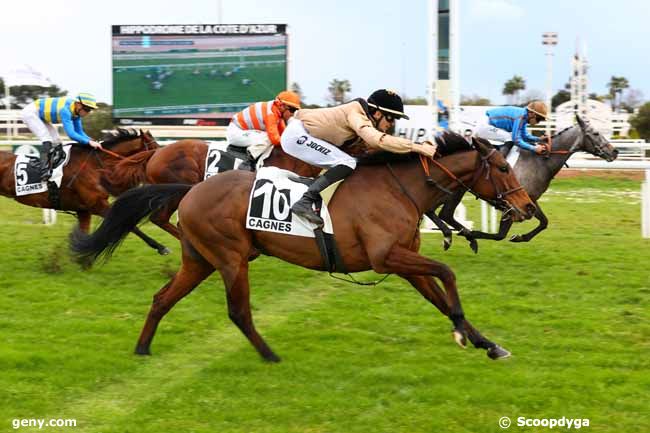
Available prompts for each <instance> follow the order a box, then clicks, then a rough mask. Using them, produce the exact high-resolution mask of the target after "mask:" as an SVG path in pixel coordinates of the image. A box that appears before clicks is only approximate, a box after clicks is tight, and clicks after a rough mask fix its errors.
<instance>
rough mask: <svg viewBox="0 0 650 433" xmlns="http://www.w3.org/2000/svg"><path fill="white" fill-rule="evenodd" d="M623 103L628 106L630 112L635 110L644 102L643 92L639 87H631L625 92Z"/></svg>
mask: <svg viewBox="0 0 650 433" xmlns="http://www.w3.org/2000/svg"><path fill="white" fill-rule="evenodd" d="M621 103H622V104H623V105H624V106H626V107H627V108H628V111H630V109H631V111H630V113H632V112H634V109H635V108H639V107H640V106H641V104H643V92H642V91H640V90H639V89H630V90H628V91H627V92H626V93H625V97H624V98H623V100H622V101H621Z"/></svg>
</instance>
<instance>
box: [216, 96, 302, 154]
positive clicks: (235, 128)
mask: <svg viewBox="0 0 650 433" xmlns="http://www.w3.org/2000/svg"><path fill="white" fill-rule="evenodd" d="M298 109H300V96H298V94H296V93H295V92H292V91H289V90H285V91H282V92H280V93H279V94H278V96H276V98H275V99H274V100H273V101H266V102H256V103H255V104H253V105H250V106H248V107H247V108H246V109H244V110H243V111H241V112H239V113H237V114H236V115H235V116H233V118H232V120H231V122H230V125H228V129H227V130H226V137H227V139H228V144H230V145H232V146H238V147H244V148H246V149H247V151H248V154H249V155H250V156H251V157H252V158H253V159H254V160H257V158H259V157H260V155H262V154H263V153H264V151H266V150H267V149H268V147H269V146H271V145H273V146H279V145H280V135H282V132H283V131H284V128H285V127H286V123H287V121H288V120H289V119H290V118H291V116H293V113H295V112H296V110H298Z"/></svg>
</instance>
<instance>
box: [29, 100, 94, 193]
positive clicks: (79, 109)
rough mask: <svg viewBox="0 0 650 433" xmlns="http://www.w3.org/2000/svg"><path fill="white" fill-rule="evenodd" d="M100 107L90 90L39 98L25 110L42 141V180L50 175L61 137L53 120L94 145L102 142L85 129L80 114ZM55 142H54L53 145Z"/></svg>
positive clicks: (68, 133)
mask: <svg viewBox="0 0 650 433" xmlns="http://www.w3.org/2000/svg"><path fill="white" fill-rule="evenodd" d="M96 108H97V102H96V100H95V97H94V96H93V95H91V94H90V93H80V94H78V95H77V96H76V97H75V98H67V97H57V98H42V99H37V100H36V101H34V102H33V103H31V104H28V105H27V106H26V107H25V108H23V110H22V113H21V115H22V118H23V122H25V124H26V125H27V126H28V127H29V129H30V130H31V131H32V132H33V133H34V135H36V137H38V139H39V140H40V141H41V143H42V145H41V169H42V170H41V171H42V173H43V176H42V178H43V180H44V181H45V180H47V179H49V176H50V175H51V167H50V158H51V156H52V153H54V151H55V147H56V146H58V145H60V144H61V138H60V137H59V133H58V131H57V129H56V127H54V126H53V124H56V123H60V124H62V125H63V129H64V130H65V133H66V134H67V135H68V137H70V139H72V140H74V141H76V142H77V143H80V144H84V145H89V146H90V147H93V148H95V149H97V148H101V144H99V143H98V142H96V141H93V140H91V139H90V137H88V135H86V133H85V132H84V129H83V126H82V124H81V118H82V117H85V116H86V115H88V114H89V113H90V112H91V111H92V110H94V109H96ZM53 145H54V146H53Z"/></svg>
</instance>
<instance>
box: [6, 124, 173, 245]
mask: <svg viewBox="0 0 650 433" xmlns="http://www.w3.org/2000/svg"><path fill="white" fill-rule="evenodd" d="M102 146H103V147H104V148H105V149H106V150H107V151H108V152H99V151H95V150H92V149H91V148H89V147H81V146H73V147H72V149H71V150H70V160H69V162H68V164H67V165H66V166H65V167H64V168H63V180H62V181H61V187H60V188H59V193H58V195H59V204H58V205H57V204H56V203H52V200H51V198H50V194H49V193H48V192H47V191H45V192H41V193H37V194H29V195H23V196H16V182H15V178H14V166H15V164H14V163H15V161H16V155H14V154H13V153H11V152H0V195H4V196H6V197H10V198H13V199H14V200H16V201H17V202H19V203H22V204H24V205H27V206H33V207H41V208H50V209H54V208H56V209H58V210H63V211H72V212H75V213H76V214H77V219H78V221H79V227H80V228H81V230H83V231H85V232H88V231H89V230H90V216H91V215H100V216H103V215H105V214H106V212H107V211H108V209H109V203H108V192H107V191H106V189H104V188H103V187H102V186H101V184H100V179H101V174H100V171H99V170H100V169H102V168H103V167H105V166H107V164H110V163H111V162H112V161H114V160H116V159H119V157H129V156H135V155H137V154H138V152H142V151H147V150H149V149H155V148H157V147H158V144H157V143H156V140H154V138H153V136H152V135H151V134H150V133H149V132H148V131H147V132H143V131H139V132H138V131H134V130H125V129H118V130H117V131H112V132H111V133H108V134H107V135H106V136H105V137H104V140H103V141H102ZM109 152H110V153H109ZM115 154H117V156H115ZM134 233H135V234H136V235H138V236H139V237H140V238H142V239H143V240H144V241H145V242H146V243H147V244H148V245H149V246H151V247H152V248H155V249H157V250H158V251H159V252H160V253H161V254H163V253H166V248H165V247H164V246H163V245H161V244H159V243H158V242H156V241H155V240H153V239H151V238H150V237H149V236H147V235H145V234H144V233H142V232H141V231H140V230H139V229H137V228H136V230H134ZM167 252H168V251H167Z"/></svg>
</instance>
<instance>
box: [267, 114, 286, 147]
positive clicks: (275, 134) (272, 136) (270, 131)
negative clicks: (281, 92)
mask: <svg viewBox="0 0 650 433" xmlns="http://www.w3.org/2000/svg"><path fill="white" fill-rule="evenodd" d="M273 108H275V107H273ZM264 113H265V115H264V124H265V125H266V134H267V135H268V136H269V140H271V143H272V144H273V145H275V146H277V145H279V144H280V134H281V133H282V131H280V130H279V128H278V126H279V125H280V122H282V123H284V122H283V121H282V119H281V118H280V117H279V116H278V113H276V112H275V110H274V109H271V112H270V113H268V114H266V112H264ZM282 129H284V128H282Z"/></svg>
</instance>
